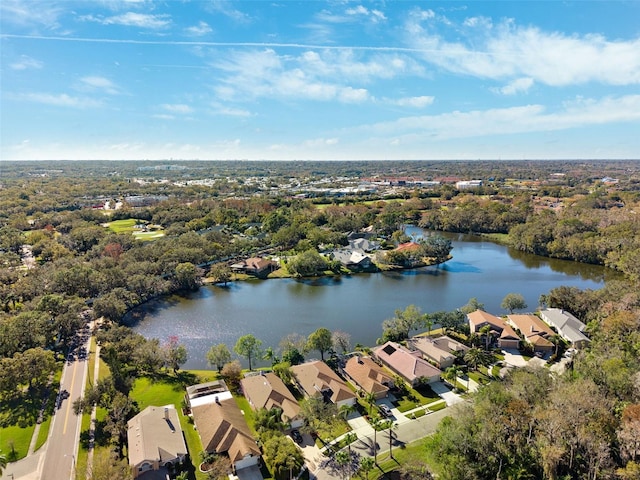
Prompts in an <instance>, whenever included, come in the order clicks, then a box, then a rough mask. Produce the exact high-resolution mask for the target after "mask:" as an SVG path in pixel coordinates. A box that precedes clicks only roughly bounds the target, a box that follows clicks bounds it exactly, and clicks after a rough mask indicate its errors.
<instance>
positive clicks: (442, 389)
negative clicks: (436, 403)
mask: <svg viewBox="0 0 640 480" xmlns="http://www.w3.org/2000/svg"><path fill="white" fill-rule="evenodd" d="M429 386H430V387H431V390H433V391H434V393H436V394H437V395H438V396H439V397H440V398H442V399H443V400H444V401H445V402H446V403H447V407H450V406H451V405H455V404H456V403H460V402H464V400H463V399H462V398H461V397H460V395H458V394H457V393H453V392H452V391H451V390H449V387H447V386H446V385H445V384H444V382H433V383H430V384H429Z"/></svg>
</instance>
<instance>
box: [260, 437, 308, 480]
mask: <svg viewBox="0 0 640 480" xmlns="http://www.w3.org/2000/svg"><path fill="white" fill-rule="evenodd" d="M264 456H265V457H266V458H267V459H268V462H269V464H270V465H271V467H273V469H274V470H275V471H276V478H297V477H298V475H299V474H300V470H301V468H302V466H303V465H304V456H303V455H302V451H301V450H300V449H299V448H298V447H297V446H296V444H295V443H293V442H292V441H291V440H289V439H288V438H287V437H285V436H284V435H282V434H280V433H278V434H275V435H273V436H272V437H271V438H269V439H268V440H266V441H265V442H264Z"/></svg>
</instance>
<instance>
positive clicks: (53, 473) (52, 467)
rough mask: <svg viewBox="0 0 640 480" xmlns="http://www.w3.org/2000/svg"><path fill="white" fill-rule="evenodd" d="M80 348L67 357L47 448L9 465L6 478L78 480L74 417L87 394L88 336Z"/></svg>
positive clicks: (78, 419) (76, 420)
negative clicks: (78, 402)
mask: <svg viewBox="0 0 640 480" xmlns="http://www.w3.org/2000/svg"><path fill="white" fill-rule="evenodd" d="M78 338H79V343H80V346H79V347H77V348H76V349H75V350H74V351H73V352H72V353H71V354H70V355H69V357H68V360H67V362H66V363H65V366H64V368H63V370H62V380H61V381H60V392H61V394H60V395H59V396H58V399H57V404H56V410H55V414H54V417H53V420H52V422H51V429H50V430H49V437H48V439H47V442H46V443H45V445H44V446H43V447H42V448H40V450H38V451H37V452H36V453H35V454H33V455H30V456H28V457H26V458H24V459H22V460H20V461H18V462H15V463H10V464H9V465H7V469H6V470H5V471H4V472H3V477H4V478H13V479H15V480H19V479H20V480H69V479H72V478H75V467H76V465H75V462H76V455H77V452H78V440H79V435H80V422H81V420H82V416H76V415H75V414H74V413H73V406H72V404H73V401H74V400H75V399H76V398H78V397H80V396H81V395H83V394H84V385H85V382H86V377H87V369H88V362H87V353H88V351H89V336H88V335H87V334H84V335H82V336H79V337H78Z"/></svg>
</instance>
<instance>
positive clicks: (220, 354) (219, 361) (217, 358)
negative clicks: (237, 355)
mask: <svg viewBox="0 0 640 480" xmlns="http://www.w3.org/2000/svg"><path fill="white" fill-rule="evenodd" d="M230 361H231V352H230V351H229V348H227V346H226V345H225V344H224V343H219V344H218V345H214V346H212V347H211V348H210V349H209V351H208V352H207V362H208V363H209V365H215V366H216V368H217V369H218V372H221V371H222V367H224V364H225V363H228V362H230Z"/></svg>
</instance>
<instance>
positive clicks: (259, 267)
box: [231, 257, 279, 277]
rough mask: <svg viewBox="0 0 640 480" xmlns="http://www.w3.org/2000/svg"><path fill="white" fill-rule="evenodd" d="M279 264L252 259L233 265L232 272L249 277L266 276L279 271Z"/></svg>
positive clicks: (256, 258) (266, 260)
mask: <svg viewBox="0 0 640 480" xmlns="http://www.w3.org/2000/svg"><path fill="white" fill-rule="evenodd" d="M278 267H279V265H278V263H276V262H274V261H272V260H269V259H266V258H260V257H251V258H247V259H246V260H242V261H240V262H238V263H234V264H233V265H231V270H233V271H234V272H239V273H246V274H247V275H255V276H256V277H261V276H266V275H268V274H269V273H271V272H273V271H275V270H277V269H278Z"/></svg>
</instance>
